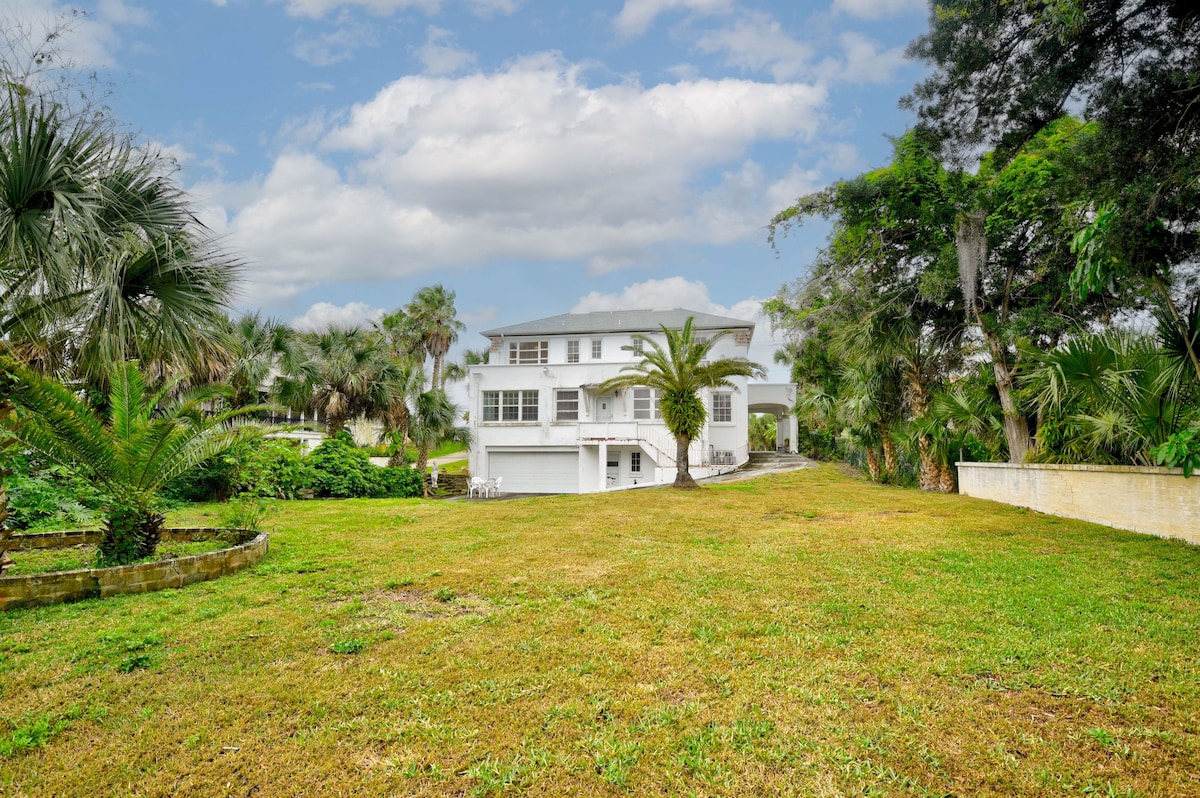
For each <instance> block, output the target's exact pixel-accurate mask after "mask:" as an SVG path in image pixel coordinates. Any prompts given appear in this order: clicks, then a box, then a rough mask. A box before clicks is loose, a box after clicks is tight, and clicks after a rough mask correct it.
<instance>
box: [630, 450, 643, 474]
mask: <svg viewBox="0 0 1200 798" xmlns="http://www.w3.org/2000/svg"><path fill="white" fill-rule="evenodd" d="M629 473H631V474H640V473H642V453H641V452H630V453H629Z"/></svg>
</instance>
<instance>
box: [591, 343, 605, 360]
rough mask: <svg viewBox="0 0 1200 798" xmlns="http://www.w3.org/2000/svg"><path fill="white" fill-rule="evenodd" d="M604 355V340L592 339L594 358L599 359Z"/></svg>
mask: <svg viewBox="0 0 1200 798" xmlns="http://www.w3.org/2000/svg"><path fill="white" fill-rule="evenodd" d="M602 357H604V341H603V340H602V339H600V338H593V339H592V360H599V359H600V358H602Z"/></svg>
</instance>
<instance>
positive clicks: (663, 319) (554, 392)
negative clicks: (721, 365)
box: [468, 309, 754, 493]
mask: <svg viewBox="0 0 1200 798" xmlns="http://www.w3.org/2000/svg"><path fill="white" fill-rule="evenodd" d="M688 317H692V318H694V321H693V323H692V328H693V330H694V333H695V335H696V336H697V337H700V338H704V337H712V336H714V335H716V334H717V333H719V332H721V331H726V330H727V331H728V332H729V334H728V335H726V336H724V337H722V338H721V339H720V340H719V341H717V343H716V344H715V346H714V347H713V350H712V354H711V357H713V358H721V357H730V358H747V357H748V355H749V348H750V337H751V335H752V334H753V332H754V325H753V324H752V323H750V322H747V321H742V320H739V319H731V318H727V317H723V316H714V315H711V314H707V313H697V312H694V311H690V310H680V309H675V310H629V311H605V312H596V313H568V314H564V315H561V316H552V317H550V318H547V319H539V320H537V321H531V322H526V323H524V324H514V325H512V326H509V327H500V328H498V329H495V330H487V331H486V332H484V333H483V335H484V336H486V337H487V338H488V339H489V340H490V341H491V350H490V355H489V358H490V359H489V362H488V364H487V365H481V366H472V367H471V368H470V372H469V377H468V395H469V416H468V417H469V419H470V427H471V433H472V438H473V443H472V445H471V452H470V469H471V473H472V474H474V475H477V476H484V477H491V478H495V477H503V490H504V491H505V492H506V493H595V492H598V491H604V490H613V489H618V488H625V487H632V486H636V485H648V484H649V485H653V484H664V483H670V482H672V481H673V480H674V479H675V468H676V464H675V438H674V436H672V435H671V433H670V432H668V431H667V428H666V426H665V425H664V424H663V421H662V415H661V413H660V411H659V407H658V397H657V396H656V395H655V392H654V391H652V390H650V389H648V388H626V389H621V390H616V391H608V392H602V391H601V390H600V385H601V384H602V383H603V382H604V381H605V380H607V379H609V378H610V377H614V376H616V375H617V374H619V373H620V372H621V368H622V367H624V366H628V365H631V364H633V363H635V362H637V361H638V360H640V358H639V356H638V355H637V353H636V352H631V351H628V350H625V349H623V348H622V347H625V346H632V345H636V344H637V342H635V340H634V338H633V336H634V335H635V334H641V335H644V336H646V337H648V338H650V339H651V340H654V341H656V342H659V343H664V338H663V333H662V327H661V325H665V326H667V327H668V328H680V327H682V326H683V324H684V322H686V321H687V319H688ZM731 382H732V383H733V387H731V388H720V389H715V390H705V391H704V392H703V394H702V396H701V398H702V400H703V401H704V404H705V407H706V408H707V410H708V420H707V422H706V424H705V426H704V429H703V431H702V432H701V433H700V436H699V437H698V438H697V439H696V440H695V441H693V443H692V446H691V448H690V449H689V452H688V460H689V466H690V469H691V471H692V475H693V476H694V477H696V478H702V477H705V476H709V475H712V474H715V473H719V472H721V471H729V470H732V469H733V468H736V467H737V466H738V465H740V464H742V463H744V462H745V461H746V460H747V458H748V456H749V447H748V443H747V440H748V439H747V427H748V412H749V390H748V380H747V379H746V378H744V377H743V378H733V379H732V380H731Z"/></svg>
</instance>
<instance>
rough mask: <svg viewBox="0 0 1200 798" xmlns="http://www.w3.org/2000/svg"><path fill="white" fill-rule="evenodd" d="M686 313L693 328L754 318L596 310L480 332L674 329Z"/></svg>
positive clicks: (739, 325)
mask: <svg viewBox="0 0 1200 798" xmlns="http://www.w3.org/2000/svg"><path fill="white" fill-rule="evenodd" d="M689 316H690V317H692V318H694V319H695V321H693V322H692V329H694V330H728V329H749V330H753V329H754V322H750V321H745V320H743V319H731V318H729V317H728V316H714V315H713V314H711V313H698V312H696V311H694V310H685V309H683V308H674V309H672V310H600V311H595V312H593V313H563V314H562V315H559V316H550V317H549V318H546V319H538V320H537V321H527V322H523V323H521V324H511V325H509V326H508V327H497V328H496V329H494V330H484V331H483V332H482V333H481V335H485V336H487V337H489V338H491V337H494V336H517V335H582V334H586V333H612V332H628V333H652V332H660V329H659V328H660V325H665V326H666V327H668V328H670V329H678V328H680V327H682V326H683V325H684V322H686V321H687V320H688V317H689Z"/></svg>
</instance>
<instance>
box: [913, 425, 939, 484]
mask: <svg viewBox="0 0 1200 798" xmlns="http://www.w3.org/2000/svg"><path fill="white" fill-rule="evenodd" d="M917 459H918V461H919V463H920V472H921V473H920V477H919V479H920V485H921V490H933V491H936V490H938V487H939V485H940V483H941V468H940V467H939V466H938V463H937V459H936V458H935V456H934V451H933V440H932V439H930V437H929V436H928V435H920V436H918V437H917Z"/></svg>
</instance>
